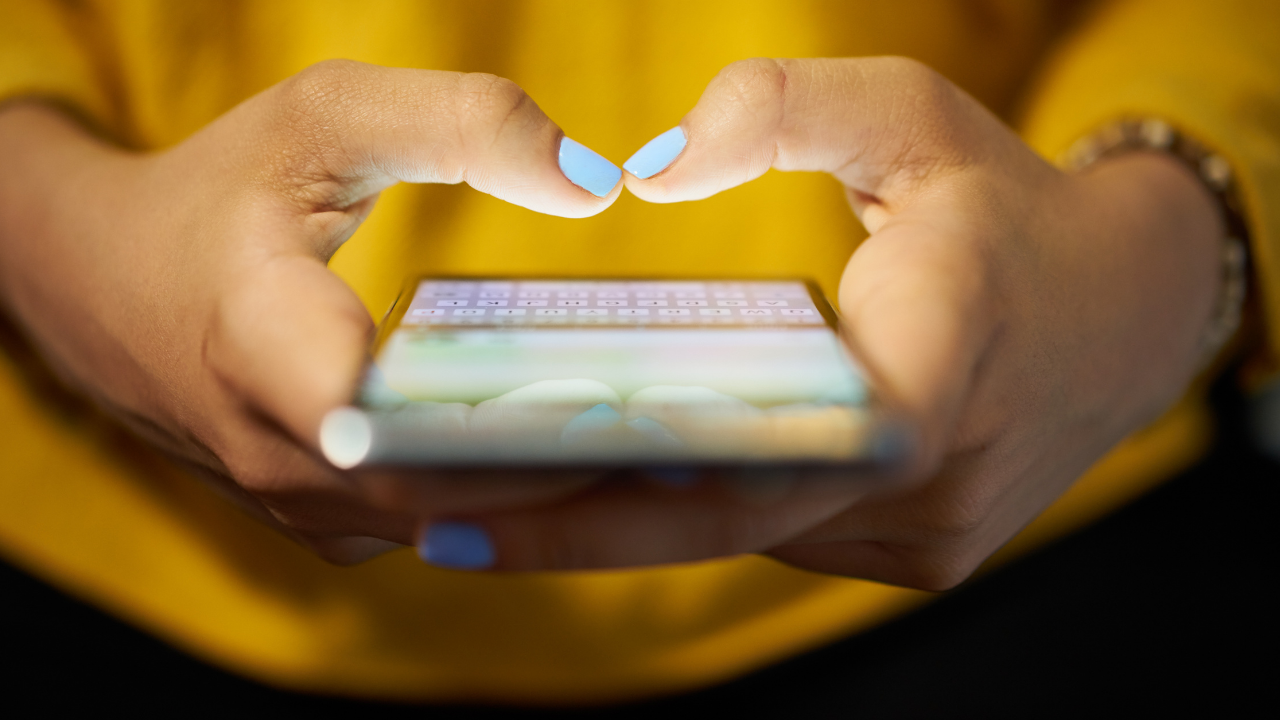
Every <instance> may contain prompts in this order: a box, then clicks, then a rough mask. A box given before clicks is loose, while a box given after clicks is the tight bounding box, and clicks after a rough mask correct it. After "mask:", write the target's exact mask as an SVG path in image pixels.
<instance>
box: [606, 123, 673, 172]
mask: <svg viewBox="0 0 1280 720" xmlns="http://www.w3.org/2000/svg"><path fill="white" fill-rule="evenodd" d="M687 142H688V140H687V139H686V138H685V136H684V130H681V129H680V127H679V126H676V127H673V128H671V129H670V130H668V131H666V132H664V133H662V134H661V135H659V136H658V137H656V138H654V139H652V140H650V141H649V142H648V143H645V146H644V147H642V148H640V149H639V150H637V151H636V154H635V155H632V156H631V158H630V159H628V160H627V161H626V162H624V163H622V167H624V168H626V171H627V172H629V173H631V174H632V175H635V176H636V177H638V178H640V179H641V180H644V179H645V178H650V177H653V176H654V175H657V174H658V173H660V172H662V171H663V170H666V169H667V166H668V165H670V164H671V161H673V160H675V159H676V156H678V155H679V154H680V151H682V150H684V146H685V143H687Z"/></svg>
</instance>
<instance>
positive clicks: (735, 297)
mask: <svg viewBox="0 0 1280 720" xmlns="http://www.w3.org/2000/svg"><path fill="white" fill-rule="evenodd" d="M837 330H838V325H837V320H836V316H835V313H834V312H833V311H832V310H831V308H830V307H829V305H828V304H827V303H826V301H825V300H824V299H823V298H822V297H821V295H820V293H819V292H818V291H817V289H816V287H814V286H813V285H812V284H810V283H806V282H803V281H796V280H770V281H761V280H742V281H725V280H706V281H699V280H557V279H533V278H529V279H483V278H477V279H443V278H424V279H421V280H418V281H416V282H414V283H413V284H412V285H411V286H410V288H408V289H407V290H406V292H405V293H404V294H403V295H402V296H401V299H400V300H399V301H398V302H397V304H396V306H395V307H394V308H393V309H392V311H391V313H390V314H389V315H388V317H387V319H386V321H384V324H383V327H382V328H381V329H380V331H379V335H378V340H377V342H376V344H375V346H374V349H373V363H372V365H371V367H370V369H369V372H368V373H367V376H366V380H365V382H364V385H363V388H362V390H361V393H360V396H359V398H358V399H357V402H356V404H355V407H352V408H346V409H343V410H341V411H337V412H335V413H334V414H331V416H330V417H329V418H327V419H326V422H325V427H324V430H323V431H322V446H323V447H324V449H325V452H326V454H327V455H328V456H329V458H330V460H331V461H333V462H334V463H335V464H336V465H339V466H341V467H353V466H356V465H367V464H392V465H396V464H409V465H546V464H583V463H588V464H608V465H636V464H640V465H664V464H672V463H677V464H701V463H715V464H725V463H732V464H736V463H786V464H796V463H815V462H816V463H847V462H859V461H865V460H867V459H868V458H869V457H870V455H871V454H873V453H874V447H873V446H874V445H875V442H874V435H875V433H874V432H872V430H873V429H874V427H875V425H876V415H877V412H876V410H877V407H876V403H875V402H874V399H873V393H872V388H871V387H870V386H869V384H868V381H867V377H866V374H865V373H864V372H863V370H862V369H861V368H860V367H859V365H858V364H857V363H856V362H855V361H854V359H853V357H852V356H851V355H850V353H849V351H848V349H847V348H846V347H845V344H844V343H843V342H842V341H841V338H840V335H839V334H838V332H837Z"/></svg>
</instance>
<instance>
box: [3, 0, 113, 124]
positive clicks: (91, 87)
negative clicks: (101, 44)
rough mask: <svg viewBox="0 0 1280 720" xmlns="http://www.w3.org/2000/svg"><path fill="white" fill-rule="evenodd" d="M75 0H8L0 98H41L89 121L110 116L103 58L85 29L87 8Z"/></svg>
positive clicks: (88, 23)
mask: <svg viewBox="0 0 1280 720" xmlns="http://www.w3.org/2000/svg"><path fill="white" fill-rule="evenodd" d="M85 8H86V6H80V5H79V4H73V3H59V2H52V1H50V0H8V1H7V2H6V3H5V13H4V14H5V18H4V22H0V103H3V102H5V101H7V100H11V99H13V98H18V97H39V98H43V99H46V100H49V101H52V102H55V103H57V104H59V105H62V106H63V107H66V108H67V109H68V110H70V111H71V112H73V113H75V114H77V115H79V116H81V117H82V119H84V120H86V121H89V122H91V123H92V124H93V125H98V126H101V125H103V124H105V123H106V122H107V118H109V117H110V116H111V112H110V109H111V106H112V102H111V99H110V98H109V95H110V93H109V91H108V90H107V86H106V84H104V83H103V82H101V80H102V78H101V77H100V76H99V74H100V73H101V63H99V62H97V61H96V59H95V58H94V57H93V53H92V52H91V51H90V46H91V45H92V43H90V42H87V34H86V33H85V32H84V31H85V29H87V28H89V27H91V26H92V24H93V18H92V17H91V15H92V13H91V11H89V10H87V9H85Z"/></svg>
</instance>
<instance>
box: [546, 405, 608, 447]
mask: <svg viewBox="0 0 1280 720" xmlns="http://www.w3.org/2000/svg"><path fill="white" fill-rule="evenodd" d="M621 420H622V416H621V415H619V414H618V411H617V410H614V409H613V408H611V407H609V406H608V405H606V404H605V403H600V404H599V405H596V406H595V407H593V408H591V409H590V410H587V411H586V412H584V413H582V414H581V415H579V416H577V417H575V418H574V419H572V420H570V421H569V422H568V423H567V424H566V425H565V426H564V429H563V430H561V431H560V443H561V444H562V445H572V444H574V443H575V442H577V441H579V440H581V439H583V438H584V437H586V436H588V435H591V434H593V433H597V432H600V431H601V430H608V429H609V428H611V427H613V426H614V425H617V424H618V423H619V422H620V421H621Z"/></svg>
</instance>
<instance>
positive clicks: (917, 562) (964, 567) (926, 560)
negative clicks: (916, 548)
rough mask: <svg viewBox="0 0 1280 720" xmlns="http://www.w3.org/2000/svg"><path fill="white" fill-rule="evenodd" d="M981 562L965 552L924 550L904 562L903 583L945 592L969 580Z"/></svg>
mask: <svg viewBox="0 0 1280 720" xmlns="http://www.w3.org/2000/svg"><path fill="white" fill-rule="evenodd" d="M980 564H981V561H980V560H975V559H973V558H970V557H968V556H967V555H965V554H954V553H945V552H938V551H924V552H919V553H916V554H913V555H912V556H910V557H909V558H907V559H906V562H904V563H903V568H902V570H903V572H904V576H903V577H902V578H901V579H900V582H901V584H903V585H907V586H909V587H913V588H916V589H919V590H928V591H930V592H944V591H946V590H951V589H952V588H954V587H956V586H957V585H959V584H960V583H962V582H964V581H965V580H968V579H969V577H970V576H971V575H973V573H974V571H975V570H977V569H978V566H979V565H980Z"/></svg>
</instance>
